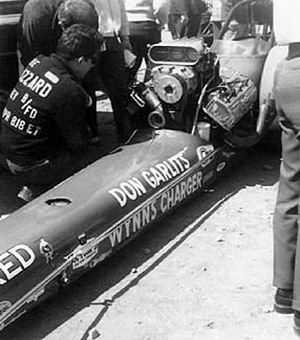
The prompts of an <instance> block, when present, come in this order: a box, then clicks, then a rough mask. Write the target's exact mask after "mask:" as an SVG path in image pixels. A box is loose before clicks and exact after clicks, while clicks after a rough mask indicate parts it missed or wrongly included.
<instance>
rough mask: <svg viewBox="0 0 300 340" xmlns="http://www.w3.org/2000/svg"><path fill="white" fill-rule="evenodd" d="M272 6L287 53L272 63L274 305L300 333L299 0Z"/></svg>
mask: <svg viewBox="0 0 300 340" xmlns="http://www.w3.org/2000/svg"><path fill="white" fill-rule="evenodd" d="M273 6H274V32H275V39H276V42H277V44H278V45H288V55H287V58H286V59H285V60H283V61H282V62H281V63H280V64H279V65H278V66H277V70H276V73H275V78H274V98H275V103H276V108H277V112H278V115H279V125H280V127H281V142H282V161H281V167H280V179H279V187H278V194H277V201H276V206H275V212H274V219H273V231H274V271H273V284H274V286H275V287H276V288H277V289H276V293H275V297H274V300H275V301H274V307H275V310H276V311H277V312H279V313H293V312H294V329H295V331H296V332H297V334H298V335H300V233H299V213H300V210H299V203H300V153H299V150H300V87H299V81H300V23H299V18H298V13H299V11H300V2H299V1H298V0H291V1H290V3H289V6H286V4H285V3H284V2H283V1H281V0H274V1H273ZM291 8H293V10H292V11H291V10H290V9H291Z"/></svg>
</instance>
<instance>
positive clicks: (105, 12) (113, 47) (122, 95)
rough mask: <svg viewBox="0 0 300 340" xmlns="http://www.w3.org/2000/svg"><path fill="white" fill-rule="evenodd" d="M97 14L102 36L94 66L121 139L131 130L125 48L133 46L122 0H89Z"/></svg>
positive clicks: (123, 139)
mask: <svg viewBox="0 0 300 340" xmlns="http://www.w3.org/2000/svg"><path fill="white" fill-rule="evenodd" d="M92 2H93V3H94V5H95V8H96V10H97V12H98V16H99V30H100V32H101V34H103V36H104V50H102V51H99V54H98V62H97V64H98V65H99V67H97V68H96V71H97V73H98V74H99V76H100V78H101V80H102V81H103V84H104V87H105V90H106V92H107V94H108V97H109V99H110V101H111V105H112V109H113V114H114V120H115V124H116V129H117V133H118V138H119V141H120V142H121V143H123V142H125V141H126V140H127V139H128V138H129V137H130V135H131V133H132V132H133V126H132V122H131V120H130V115H129V112H128V111H127V109H126V107H127V105H128V100H129V89H128V75H127V70H126V66H125V59H124V50H125V49H128V50H132V46H131V44H130V39H129V24H128V19H127V14H126V10H125V4H124V1H123V0H92Z"/></svg>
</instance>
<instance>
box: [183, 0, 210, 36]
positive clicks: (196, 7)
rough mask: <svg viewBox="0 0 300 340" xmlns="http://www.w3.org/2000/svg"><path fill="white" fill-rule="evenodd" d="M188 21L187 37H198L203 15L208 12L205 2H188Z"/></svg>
mask: <svg viewBox="0 0 300 340" xmlns="http://www.w3.org/2000/svg"><path fill="white" fill-rule="evenodd" d="M187 6H188V20H187V28H186V36H187V37H188V38H191V37H197V36H198V34H199V31H200V27H201V19H202V15H203V14H204V13H205V12H206V11H207V5H206V3H205V2H204V1H203V0H187Z"/></svg>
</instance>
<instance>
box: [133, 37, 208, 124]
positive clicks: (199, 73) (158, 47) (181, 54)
mask: <svg viewBox="0 0 300 340" xmlns="http://www.w3.org/2000/svg"><path fill="white" fill-rule="evenodd" d="M148 56H149V61H150V65H149V67H150V74H151V76H150V80H149V81H148V82H147V83H145V84H141V83H137V84H134V85H133V87H132V91H131V102H130V105H129V111H130V112H132V113H133V114H135V113H136V112H137V111H138V112H139V113H141V112H142V113H143V114H144V115H145V116H146V117H145V118H146V121H147V123H148V125H150V126H151V127H152V128H156V129H157V128H171V129H180V130H185V131H188V130H190V128H191V124H192V113H193V112H194V110H195V104H196V98H197V95H198V94H199V91H200V90H201V87H202V86H203V83H204V82H205V81H206V80H207V77H208V75H209V74H210V73H211V72H212V58H211V57H210V54H209V53H208V49H207V47H206V45H205V44H204V41H203V39H180V40H174V41H170V42H168V43H166V42H162V43H159V44H155V45H152V46H151V47H150V49H149V53H148Z"/></svg>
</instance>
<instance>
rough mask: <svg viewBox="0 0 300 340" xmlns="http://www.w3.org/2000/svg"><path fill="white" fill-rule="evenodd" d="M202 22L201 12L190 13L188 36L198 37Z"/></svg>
mask: <svg viewBox="0 0 300 340" xmlns="http://www.w3.org/2000/svg"><path fill="white" fill-rule="evenodd" d="M200 23H201V15H200V14H195V15H189V21H188V23H187V33H186V35H187V37H188V38H191V37H196V36H197V35H198V32H199V28H200Z"/></svg>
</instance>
